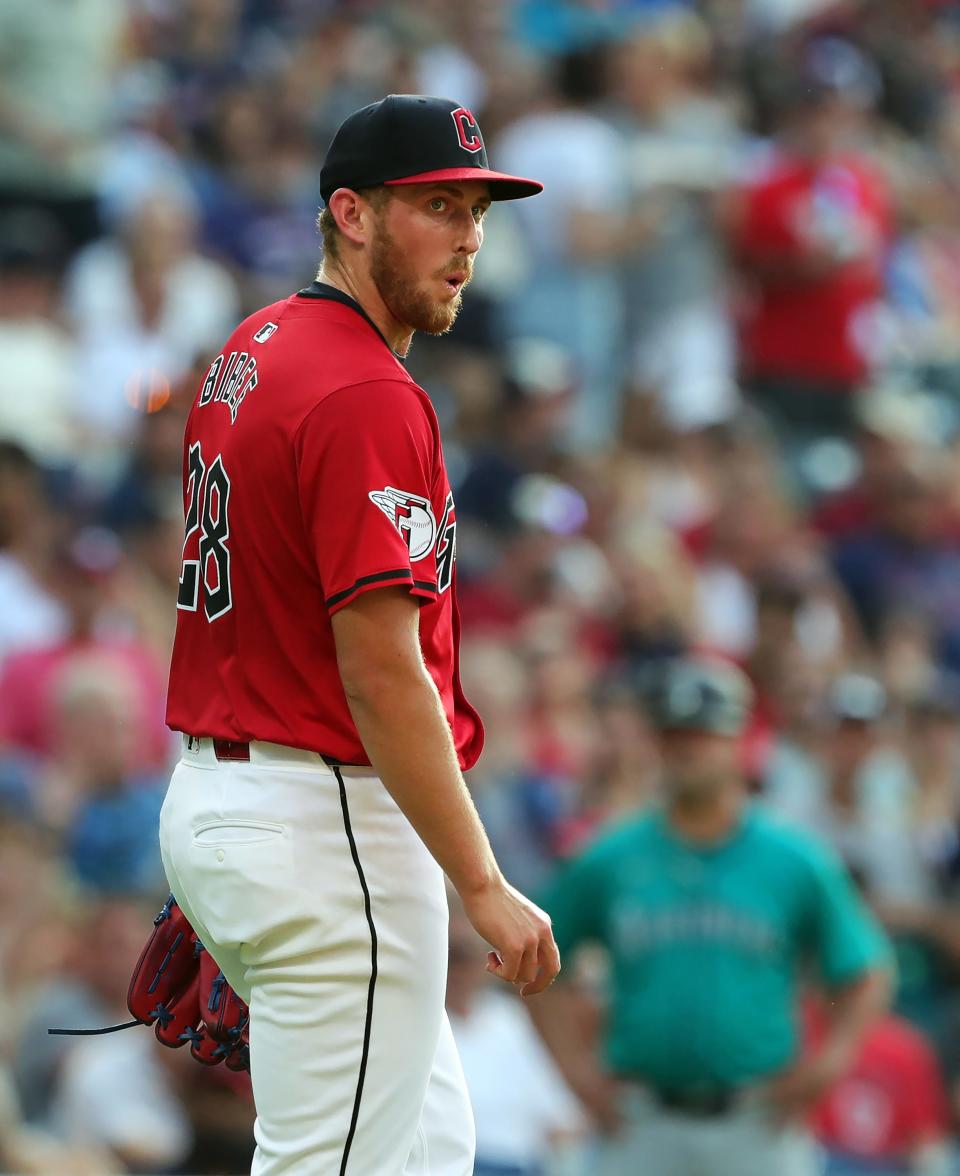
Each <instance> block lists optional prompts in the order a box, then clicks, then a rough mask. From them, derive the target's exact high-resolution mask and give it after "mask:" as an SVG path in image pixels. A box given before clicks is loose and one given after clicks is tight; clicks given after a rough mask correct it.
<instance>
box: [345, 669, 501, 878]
mask: <svg viewBox="0 0 960 1176" xmlns="http://www.w3.org/2000/svg"><path fill="white" fill-rule="evenodd" d="M347 701H348V703H349V705H350V713H351V714H352V715H353V720H354V722H355V723H356V725H357V730H358V732H359V733H360V738H361V740H362V742H363V746H364V748H365V749H366V751H367V754H368V755H369V757H370V762H371V764H373V767H374V769H375V770H376V772H377V774H378V775H379V776H380V778H381V779H382V780H383V783H384V785H385V786H386V788H387V790H388V791H389V793H390V795H391V796H392V797H393V799H394V800H395V801H396V802H397V804H398V805H399V806H400V808H401V809H402V810H403V813H404V815H405V816H406V817H407V819H408V820H409V821H410V824H411V825H412V826H413V827H414V829H416V831H417V833H418V834H419V835H420V838H421V839H422V841H423V843H424V844H425V845H426V847H427V849H429V851H430V852H431V854H433V856H434V858H435V859H436V861H437V862H438V863H439V865H440V867H441V869H442V870H443V871H444V873H445V874H446V875H447V877H448V878H449V879H450V881H451V882H452V883H453V885H454V886H455V887H456V889H457V890H458V892H459V893H460V894H464V895H466V894H470V893H476V892H478V891H481V890H483V889H484V888H486V887H488V886H490V885H492V884H494V883H496V882H497V881H498V880H499V879H500V870H499V867H498V866H497V863H496V860H495V858H494V856H493V850H492V849H491V848H490V842H489V840H488V838H487V835H486V832H485V831H484V828H483V825H482V824H481V822H480V817H479V816H478V814H477V810H476V807H475V806H474V803H473V800H472V798H471V796H470V793H469V792H468V791H467V787H466V784H465V783H464V780H463V775H462V773H461V771H460V767H459V764H458V762H457V754H456V750H455V748H454V745H453V739H452V738H451V735H450V728H449V726H448V725H447V720H446V717H445V715H444V713H443V709H442V706H441V704H440V698H439V695H438V694H437V690H436V687H435V686H434V684H433V681H432V679H431V678H430V676H429V674H428V673H427V671H426V669H425V668H423V669H422V670H416V669H413V670H411V669H402V668H401V669H398V670H397V672H396V673H394V674H388V675H385V676H384V675H382V674H381V675H380V676H377V677H374V676H371V677H370V678H369V679H368V680H367V681H366V682H364V683H362V684H359V683H358V684H356V685H354V686H353V687H352V688H351V689H348V691H347Z"/></svg>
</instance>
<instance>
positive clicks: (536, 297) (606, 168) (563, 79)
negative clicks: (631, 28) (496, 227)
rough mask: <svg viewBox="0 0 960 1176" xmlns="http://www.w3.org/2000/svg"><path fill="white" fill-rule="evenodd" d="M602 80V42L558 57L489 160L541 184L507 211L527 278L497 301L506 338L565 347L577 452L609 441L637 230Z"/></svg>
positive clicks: (617, 417)
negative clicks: (548, 83)
mask: <svg viewBox="0 0 960 1176" xmlns="http://www.w3.org/2000/svg"><path fill="white" fill-rule="evenodd" d="M606 78H607V49H606V47H605V46H604V45H602V44H601V45H593V46H591V47H590V48H588V49H580V50H577V51H575V52H570V53H568V54H567V55H565V56H564V57H562V58H559V59H558V62H557V68H556V71H555V76H554V78H553V91H552V92H551V93H548V94H546V95H544V99H543V101H542V103H541V104H540V106H539V108H536V107H535V108H534V109H533V110H532V111H530V112H527V113H524V114H522V115H521V116H520V117H519V118H518V119H517V120H516V121H515V122H513V123H511V125H510V126H509V127H507V129H506V130H505V131H504V133H503V135H502V136H501V137H500V140H499V142H498V143H497V144H496V145H495V156H494V158H496V159H497V161H498V166H499V167H503V168H505V169H507V170H513V171H514V172H515V174H517V175H531V176H533V175H536V176H537V177H538V178H539V179H540V180H542V181H543V183H544V191H543V193H542V199H540V201H539V207H537V208H536V209H531V210H527V209H520V208H518V209H515V210H511V212H512V214H513V215H514V216H515V217H516V218H517V221H518V223H519V224H520V227H521V230H522V233H523V238H522V239H523V243H524V247H525V250H526V254H527V257H526V264H527V269H528V272H527V275H526V277H525V279H524V280H522V281H519V282H517V283H516V284H515V287H514V289H513V290H512V291H511V292H510V293H509V295H508V296H507V297H506V298H505V300H504V302H503V306H502V312H503V316H502V317H503V331H504V333H505V335H506V336H507V338H516V337H518V336H520V337H523V336H528V335H533V336H536V337H539V338H544V339H551V340H553V341H554V342H556V343H560V344H562V345H563V346H565V347H567V348H569V350H570V353H571V355H572V357H573V361H574V364H575V365H576V374H577V385H578V394H577V398H576V401H575V403H574V405H573V408H572V412H571V418H570V429H569V434H568V437H567V441H568V443H569V444H570V445H571V446H572V447H574V448H581V449H583V448H587V449H589V448H591V447H594V448H595V447H598V446H601V445H604V444H608V443H609V442H610V441H611V440H612V439H613V437H614V436H615V435H616V430H617V426H618V424H619V420H620V397H621V393H622V384H623V354H622V352H623V334H622V306H621V302H620V299H619V297H618V292H619V287H618V275H617V262H618V259H619V257H620V256H621V255H622V252H623V250H624V249H625V248H627V247H628V246H629V244H630V243H631V241H632V240H633V234H634V233H635V232H637V230H636V228H635V227H634V226H633V225H632V223H631V221H630V219H629V217H628V215H627V208H626V204H625V195H626V191H625V176H624V172H623V153H622V147H621V143H620V139H619V136H618V135H617V133H616V132H615V131H614V129H613V128H612V127H611V126H610V125H609V124H608V123H607V122H606V121H605V120H604V119H603V118H601V117H600V115H599V113H598V112H597V111H596V107H597V104H598V103H599V102H600V101H602V100H603V99H604V98H605V97H606V88H605V87H606Z"/></svg>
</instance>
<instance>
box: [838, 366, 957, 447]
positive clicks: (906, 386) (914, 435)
mask: <svg viewBox="0 0 960 1176" xmlns="http://www.w3.org/2000/svg"><path fill="white" fill-rule="evenodd" d="M856 417H857V422H858V423H859V425H860V428H861V429H863V431H864V432H866V433H872V434H874V435H875V436H878V437H884V438H886V439H887V440H890V441H904V442H907V443H909V444H916V445H936V444H939V443H940V442H941V441H942V439H943V435H942V427H941V420H940V413H939V411H938V408H937V405H936V403H935V401H934V400H933V399H932V398H931V397H930V396H928V395H927V394H926V393H925V392H923V390H922V389H921V388H919V387H917V386H916V385H915V384H912V383H910V382H907V381H895V380H894V381H885V382H883V383H879V384H876V385H875V386H873V387H872V388H868V389H867V390H866V391H865V392H864V393H863V395H862V396H860V398H859V399H858V400H857V404H856Z"/></svg>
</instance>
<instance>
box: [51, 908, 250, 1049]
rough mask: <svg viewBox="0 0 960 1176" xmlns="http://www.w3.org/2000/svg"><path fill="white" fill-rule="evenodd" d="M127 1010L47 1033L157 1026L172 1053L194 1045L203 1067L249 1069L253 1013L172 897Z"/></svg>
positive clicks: (140, 964) (138, 970) (156, 924)
mask: <svg viewBox="0 0 960 1176" xmlns="http://www.w3.org/2000/svg"><path fill="white" fill-rule="evenodd" d="M127 1008H129V1010H130V1012H131V1014H132V1015H133V1017H134V1020H133V1021H126V1022H124V1024H122V1025H110V1026H108V1027H107V1028H105V1029H49V1030H48V1031H47V1032H49V1033H61V1034H81V1035H87V1034H93V1033H113V1032H115V1031H116V1030H118V1029H129V1028H130V1027H131V1026H133V1025H153V1026H154V1033H155V1034H156V1036H157V1041H159V1042H160V1043H161V1044H162V1045H166V1046H169V1047H170V1048H171V1049H179V1048H180V1047H181V1046H182V1045H186V1043H187V1042H188V1041H189V1043H190V1053H191V1054H192V1056H193V1057H194V1058H196V1060H197V1061H198V1062H201V1063H202V1064H203V1065H205V1066H216V1065H219V1063H220V1062H224V1061H225V1062H226V1064H227V1068H228V1069H230V1070H249V1069H250V1010H249V1009H248V1008H247V1006H246V1004H245V1003H244V1002H243V1001H242V1000H241V999H240V997H239V996H237V994H236V993H235V992H234V991H233V989H232V988H231V987H230V985H229V984H228V983H227V981H226V978H225V977H224V975H223V972H221V971H220V969H219V968H218V967H217V964H216V961H215V960H214V959H213V957H212V956H211V955H210V953H209V952H208V951H207V950H206V949H205V948H204V946H203V944H202V943H201V942H200V940H199V939H198V938H197V935H196V932H195V931H194V929H193V928H192V927H191V926H190V924H189V923H188V922H187V917H186V915H184V913H183V911H182V910H181V909H180V907H179V906H178V905H177V900H176V899H175V898H174V897H173V895H172V894H171V895H170V897H169V898H168V899H167V901H166V902H165V903H164V904H163V909H162V910H161V911H160V913H159V914H158V915H157V916H156V918H155V919H154V920H153V934H152V935H151V936H150V938H149V939H148V940H147V944H146V947H144V949H143V951H142V952H141V953H140V959H139V960H137V964H136V967H135V968H134V969H133V975H132V976H131V978H130V987H129V989H128V990H127Z"/></svg>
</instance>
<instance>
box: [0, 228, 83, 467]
mask: <svg viewBox="0 0 960 1176" xmlns="http://www.w3.org/2000/svg"><path fill="white" fill-rule="evenodd" d="M58 242H59V243H60V244H59V247H58ZM63 243H64V238H63V235H62V234H61V233H59V230H58V227H57V223H56V221H55V220H54V219H53V218H52V217H51V216H49V215H48V214H45V213H41V212H39V211H27V210H22V211H19V212H7V213H4V214H2V215H0V353H2V355H3V374H4V380H5V382H6V384H7V387H8V389H11V390H12V389H14V388H17V389H20V390H21V394H20V395H13V394H8V395H6V396H3V397H0V435H2V436H5V437H6V438H7V440H9V441H16V442H18V443H19V444H21V445H23V446H24V447H25V448H26V449H27V450H28V451H29V452H30V453H31V454H32V456H33V457H35V458H36V459H37V460H38V461H43V462H44V463H45V464H47V465H60V466H63V465H66V464H67V463H68V462H69V460H70V459H71V458H72V455H73V449H74V446H75V444H76V412H75V407H74V404H73V393H74V386H73V384H74V367H75V363H76V352H75V347H74V344H73V340H72V339H71V338H70V336H69V335H68V333H67V331H66V330H65V328H64V326H63V324H62V323H61V322H60V321H59V318H58V315H57V302H58V298H59V281H60V270H61V266H62V262H63Z"/></svg>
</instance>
